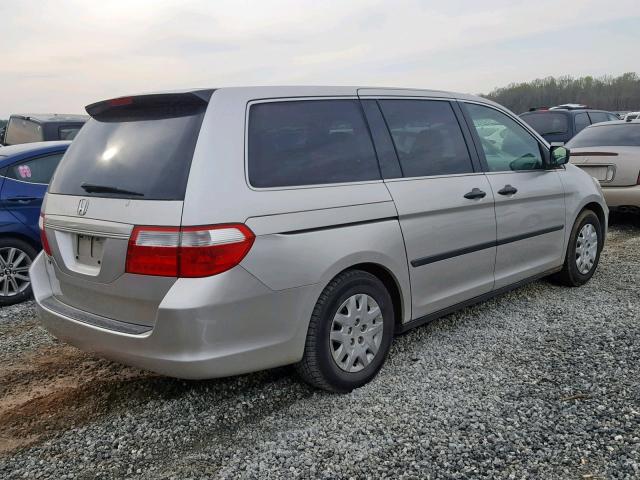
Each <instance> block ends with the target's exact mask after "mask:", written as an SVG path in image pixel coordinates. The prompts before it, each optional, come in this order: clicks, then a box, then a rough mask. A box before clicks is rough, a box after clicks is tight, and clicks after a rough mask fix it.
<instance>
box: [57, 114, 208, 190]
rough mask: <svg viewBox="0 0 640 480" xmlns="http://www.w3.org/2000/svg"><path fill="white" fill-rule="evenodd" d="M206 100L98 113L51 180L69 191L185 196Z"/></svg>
mask: <svg viewBox="0 0 640 480" xmlns="http://www.w3.org/2000/svg"><path fill="white" fill-rule="evenodd" d="M205 108H206V105H205V106H202V105H195V106H188V107H187V108H183V109H181V110H180V111H179V112H176V109H175V108H167V111H166V112H164V111H161V112H159V111H158V109H157V108H153V109H151V110H144V109H141V108H140V107H138V108H137V109H136V110H135V111H133V109H129V110H126V109H121V110H122V112H121V113H118V112H117V111H116V112H115V113H114V112H112V111H109V112H108V114H107V113H105V114H103V115H98V116H97V117H98V118H92V119H91V120H89V121H88V122H87V123H86V124H85V125H84V127H82V129H80V131H79V132H78V136H77V137H76V138H75V140H74V141H73V143H72V144H71V146H70V147H69V149H68V150H67V153H66V155H65V156H64V158H63V160H62V162H61V163H60V166H59V168H58V170H57V171H56V173H55V175H54V177H53V180H52V182H51V185H50V189H49V191H50V192H51V193H57V194H66V195H82V196H98V197H115V198H140V199H144V200H184V194H185V190H186V186H187V178H188V176H189V169H190V168H191V158H192V157H193V151H194V149H195V145H196V141H197V139H198V134H199V132H200V125H201V123H202V117H203V116H204V110H205Z"/></svg>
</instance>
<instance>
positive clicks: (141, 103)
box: [85, 90, 214, 121]
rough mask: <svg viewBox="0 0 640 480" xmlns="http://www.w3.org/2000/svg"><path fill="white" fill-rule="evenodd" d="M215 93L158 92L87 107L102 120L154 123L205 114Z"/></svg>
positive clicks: (89, 112)
mask: <svg viewBox="0 0 640 480" xmlns="http://www.w3.org/2000/svg"><path fill="white" fill-rule="evenodd" d="M213 92H214V90H195V91H192V92H186V93H154V94H148V95H134V96H129V97H118V98H111V99H109V100H103V101H101V102H96V103H92V104H90V105H87V106H86V107H85V110H86V111H87V113H88V114H89V115H91V117H93V118H95V119H96V120H100V121H126V120H153V119H159V118H172V117H183V116H187V115H194V114H196V113H200V112H201V111H204V110H205V108H206V106H207V105H208V103H209V100H210V99H211V95H212V94H213Z"/></svg>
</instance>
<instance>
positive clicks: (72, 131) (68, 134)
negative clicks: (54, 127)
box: [58, 127, 80, 140]
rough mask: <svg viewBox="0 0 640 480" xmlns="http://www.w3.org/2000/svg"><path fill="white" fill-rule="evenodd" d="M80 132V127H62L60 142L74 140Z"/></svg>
mask: <svg viewBox="0 0 640 480" xmlns="http://www.w3.org/2000/svg"><path fill="white" fill-rule="evenodd" d="M79 131H80V127H60V128H59V129H58V136H59V137H60V140H73V139H74V138H76V135H77V134H78V132H79Z"/></svg>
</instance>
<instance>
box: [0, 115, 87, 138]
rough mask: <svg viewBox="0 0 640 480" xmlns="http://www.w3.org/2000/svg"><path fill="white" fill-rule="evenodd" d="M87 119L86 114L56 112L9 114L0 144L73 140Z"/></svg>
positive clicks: (1, 134) (0, 136) (0, 135)
mask: <svg viewBox="0 0 640 480" xmlns="http://www.w3.org/2000/svg"><path fill="white" fill-rule="evenodd" d="M88 119H89V116H88V115H68V114H56V113H32V114H22V115H11V117H9V122H8V123H7V126H6V128H5V129H4V132H1V133H0V144H2V145H17V144H20V143H31V142H44V141H50V140H73V139H74V138H75V136H76V134H77V133H78V131H79V130H80V128H81V127H82V126H83V125H84V124H85V122H86V121H87V120H88Z"/></svg>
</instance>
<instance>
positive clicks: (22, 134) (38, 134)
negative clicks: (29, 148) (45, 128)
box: [5, 117, 43, 145]
mask: <svg viewBox="0 0 640 480" xmlns="http://www.w3.org/2000/svg"><path fill="white" fill-rule="evenodd" d="M42 140H43V136H42V127H41V126H40V125H39V124H37V123H35V122H32V121H30V120H25V119H23V118H15V117H14V118H11V119H10V120H9V124H8V125H7V133H6V134H5V143H6V144H7V145H17V144H20V143H31V142H41V141H42Z"/></svg>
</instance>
